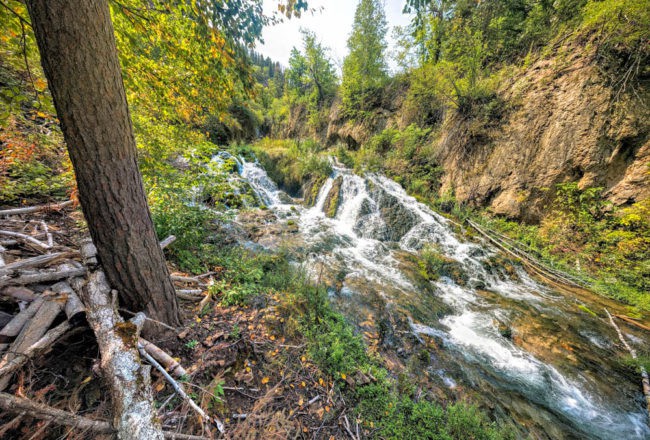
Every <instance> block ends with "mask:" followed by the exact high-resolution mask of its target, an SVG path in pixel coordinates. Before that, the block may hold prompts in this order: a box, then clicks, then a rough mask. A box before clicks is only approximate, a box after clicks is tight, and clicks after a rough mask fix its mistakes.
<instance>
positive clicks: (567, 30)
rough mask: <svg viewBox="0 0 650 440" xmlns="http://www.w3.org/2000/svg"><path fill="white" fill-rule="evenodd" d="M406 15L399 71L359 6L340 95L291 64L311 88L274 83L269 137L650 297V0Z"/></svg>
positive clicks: (615, 288)
mask: <svg viewBox="0 0 650 440" xmlns="http://www.w3.org/2000/svg"><path fill="white" fill-rule="evenodd" d="M363 5H366V2H363V3H362V6H363ZM365 7H366V8H368V7H369V6H367V5H366V6H365ZM373 10H374V11H375V12H374V14H380V12H376V11H381V8H380V5H378V4H375V5H374V9H373ZM405 11H406V12H410V13H412V14H413V19H412V24H411V25H410V26H408V27H405V28H400V29H397V31H396V33H397V34H398V35H399V37H400V38H399V42H400V52H399V54H398V56H397V60H398V62H399V65H400V67H401V69H400V72H399V73H397V74H394V75H392V76H391V75H389V73H388V68H387V61H386V60H387V57H388V56H389V55H388V54H387V53H386V41H385V32H386V29H385V24H384V27H383V28H382V18H381V17H379V18H378V17H376V16H373V15H372V14H373V13H371V12H367V11H365V10H364V9H363V8H361V7H360V8H359V9H358V11H357V16H356V17H355V28H354V29H353V33H352V34H351V36H350V39H349V41H348V44H349V47H350V55H349V56H348V57H347V58H346V59H345V63H344V66H343V76H342V82H341V84H340V88H341V90H340V93H339V95H337V97H336V98H334V95H331V98H330V99H331V100H332V101H331V102H332V104H331V105H330V102H328V101H325V102H321V101H315V100H313V99H310V98H309V97H311V96H313V93H314V90H316V87H317V86H316V84H317V81H316V80H315V79H314V78H311V77H310V74H309V73H306V74H302V73H301V71H300V69H299V68H295V67H293V64H292V66H290V67H289V68H288V70H287V71H286V75H287V76H288V77H291V76H292V75H302V76H303V78H304V82H305V85H303V86H302V88H300V89H296V88H292V86H291V82H287V85H288V87H287V89H286V90H285V92H284V94H282V95H281V96H279V94H278V92H277V89H275V88H271V87H270V88H269V89H268V90H269V93H270V94H272V95H274V96H275V99H273V100H269V99H268V98H266V99H265V100H264V101H262V102H263V103H265V104H264V105H265V107H266V112H267V116H266V124H267V125H270V130H269V133H270V134H271V135H272V136H274V137H281V138H282V137H298V138H303V139H310V138H311V139H315V140H317V141H318V142H319V143H320V144H321V145H322V146H323V148H327V149H331V150H332V151H336V152H337V154H338V156H339V159H340V160H342V161H343V162H344V163H347V164H350V165H351V166H352V165H354V166H355V168H357V169H364V170H369V171H373V170H381V171H382V172H385V173H386V174H387V175H389V176H391V177H393V178H395V179H396V180H397V181H398V182H399V183H400V184H402V185H403V186H404V187H405V188H406V189H407V190H408V191H409V192H410V193H411V194H413V195H416V196H417V197H420V198H422V199H423V200H427V201H429V202H431V203H433V204H434V205H439V206H440V207H441V208H442V209H443V210H450V209H452V206H453V207H455V208H454V209H460V210H462V211H463V214H459V213H457V215H461V216H464V215H468V214H469V211H468V210H475V213H476V214H477V215H480V216H482V217H486V216H487V218H490V219H492V220H489V221H490V222H491V224H492V226H493V227H496V228H498V229H500V230H501V231H503V232H507V233H508V234H509V235H511V236H512V237H513V238H516V239H518V240H521V241H522V242H523V243H525V244H526V245H527V246H531V247H532V248H533V250H534V251H535V253H539V254H541V256H542V257H543V258H544V259H546V260H547V261H553V262H554V264H559V265H561V266H563V267H564V269H565V270H570V271H573V270H575V269H576V268H579V269H587V272H588V274H590V275H593V274H598V276H599V277H600V278H601V281H599V284H600V287H599V289H600V291H602V292H606V293H607V294H609V295H613V296H616V297H619V298H627V300H628V301H632V302H634V303H639V302H641V303H643V302H644V301H646V300H645V299H644V298H645V295H644V294H643V293H641V292H643V291H646V290H647V287H648V286H647V285H646V284H645V281H643V280H647V279H648V278H649V277H648V270H649V268H648V266H647V261H648V254H647V252H648V249H649V241H648V240H649V237H648V235H647V232H648V224H647V222H645V218H648V215H647V212H648V198H649V197H650V192H649V191H650V183H649V180H648V178H649V176H650V175H649V174H648V173H649V172H650V170H649V168H648V167H649V163H650V143H649V142H650V126H649V125H648V122H647V121H648V120H649V118H648V116H649V115H648V109H649V107H648V100H649V99H650V98H649V97H648V74H649V72H648V56H649V54H650V51H649V47H648V31H647V27H648V26H647V25H648V23H649V20H650V18H649V17H648V8H647V3H646V2H643V1H640V2H613V1H590V2H588V1H582V0H581V1H566V2H555V3H553V4H551V3H544V2H526V1H521V2H517V1H515V2H496V3H492V2H486V3H480V2H479V3H476V2H447V1H442V2H419V1H414V2H407V4H406V5H405ZM368 41H371V43H369V42H368ZM306 44H307V41H305V47H307V46H306ZM312 44H313V43H312ZM373 47H376V48H377V50H372V49H370V48H373ZM322 53H323V55H322V56H327V52H326V51H324V50H322ZM299 56H301V55H300V54H299V53H298V52H296V53H295V57H292V59H296V60H297V59H299ZM329 67H330V68H332V61H330V66H329ZM311 71H312V72H313V70H311ZM354 100H358V101H354ZM632 219H639V220H640V222H636V221H635V220H632ZM641 219H643V220H641ZM508 220H514V221H515V222H512V223H508V222H507V221H508ZM565 238H566V240H564V239H565ZM604 279H606V280H607V281H602V280H604ZM615 279H619V280H620V281H623V283H622V284H618V283H617V282H616V281H614V280H615ZM625 280H627V281H625ZM635 291H636V292H638V293H634V292H635ZM646 307H647V306H646Z"/></svg>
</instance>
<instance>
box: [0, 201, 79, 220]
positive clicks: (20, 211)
mask: <svg viewBox="0 0 650 440" xmlns="http://www.w3.org/2000/svg"><path fill="white" fill-rule="evenodd" d="M72 203H73V201H72V200H68V201H65V202H60V203H53V204H49V205H40V206H28V207H25V208H14V209H5V210H3V211H0V216H3V217H4V216H7V215H18V214H30V213H32V212H39V211H47V210H59V209H61V208H65V207H66V206H70V205H72Z"/></svg>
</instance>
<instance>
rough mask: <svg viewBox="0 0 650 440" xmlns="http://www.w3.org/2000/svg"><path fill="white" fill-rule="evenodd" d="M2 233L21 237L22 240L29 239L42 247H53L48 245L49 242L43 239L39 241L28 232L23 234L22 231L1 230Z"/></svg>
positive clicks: (28, 240) (0, 233)
mask: <svg viewBox="0 0 650 440" xmlns="http://www.w3.org/2000/svg"><path fill="white" fill-rule="evenodd" d="M0 235H5V236H7V237H14V238H20V239H21V240H24V241H27V242H29V243H31V244H35V245H36V246H38V247H41V248H43V249H51V248H52V247H51V246H48V245H47V243H43V242H42V241H39V240H37V239H35V238H34V237H32V236H30V235H26V234H21V233H20V232H13V231H4V230H0Z"/></svg>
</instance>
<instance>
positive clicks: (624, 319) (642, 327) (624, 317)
mask: <svg viewBox="0 0 650 440" xmlns="http://www.w3.org/2000/svg"><path fill="white" fill-rule="evenodd" d="M614 316H616V317H617V318H618V319H622V320H623V321H625V322H627V323H628V324H632V325H633V326H635V327H638V328H640V329H643V330H647V331H649V332H650V327H648V326H647V325H643V324H641V323H640V322H638V321H636V320H635V319H633V318H630V317H629V316H626V315H614Z"/></svg>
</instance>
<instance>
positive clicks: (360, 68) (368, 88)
mask: <svg viewBox="0 0 650 440" xmlns="http://www.w3.org/2000/svg"><path fill="white" fill-rule="evenodd" d="M386 31H387V24H386V16H385V14H384V8H383V5H382V3H381V2H380V1H379V0H361V1H360V2H359V5H358V6H357V9H356V12H355V14H354V24H353V25H352V33H351V34H350V38H349V39H348V49H349V50H350V53H349V54H348V56H347V57H346V58H345V60H344V61H343V80H342V83H341V96H342V99H343V108H344V110H345V112H346V113H347V114H348V115H349V116H352V117H354V116H358V115H359V113H360V112H361V113H362V112H364V111H366V110H368V109H370V108H372V107H373V97H374V96H377V95H378V94H377V93H376V92H377V90H378V89H379V88H380V87H381V86H382V85H383V84H384V83H385V81H386V79H387V78H388V68H387V65H386V59H385V55H384V52H385V51H386V38H385V36H386Z"/></svg>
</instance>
